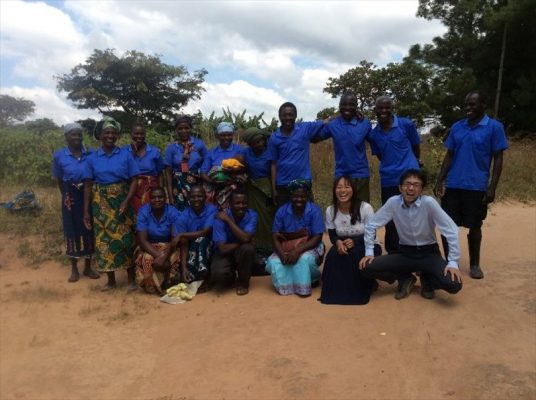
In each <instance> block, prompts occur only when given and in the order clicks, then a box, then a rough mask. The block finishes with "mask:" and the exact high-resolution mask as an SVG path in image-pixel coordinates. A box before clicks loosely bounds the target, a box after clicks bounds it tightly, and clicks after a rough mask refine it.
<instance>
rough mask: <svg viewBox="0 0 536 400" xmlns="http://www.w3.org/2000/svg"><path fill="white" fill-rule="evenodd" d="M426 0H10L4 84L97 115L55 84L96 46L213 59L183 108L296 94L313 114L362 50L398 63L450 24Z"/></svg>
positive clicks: (40, 104) (1, 17) (181, 61)
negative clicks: (430, 13) (422, 10)
mask: <svg viewBox="0 0 536 400" xmlns="http://www.w3.org/2000/svg"><path fill="white" fill-rule="evenodd" d="M417 5H418V1H413V0H399V1H381V0H376V1H254V0H250V1H244V0H243V1H223V0H222V1H216V0H213V1H203V0H197V1H127V0H119V1H112V0H110V1H97V0H94V1H81V0H76V1H46V2H43V1H18V0H0V93H1V94H8V95H10V96H14V97H24V98H26V99H30V100H32V101H33V102H34V103H35V104H36V108H35V113H34V114H33V115H31V116H30V119H37V118H50V119H52V120H54V121H55V122H56V123H57V124H58V125H63V124H65V123H68V122H71V121H74V120H79V119H84V118H94V119H99V117H100V116H99V113H98V112H96V111H93V110H78V109H76V108H75V107H74V106H73V105H72V103H71V102H70V101H68V100H67V99H66V93H59V92H58V91H57V89H56V83H57V81H56V79H55V78H54V77H55V76H57V75H61V74H66V73H69V72H70V71H71V69H72V68H73V67H75V66H76V65H78V64H81V63H84V61H85V60H86V59H87V58H88V57H89V56H90V55H91V54H92V53H93V51H94V49H101V50H104V49H107V48H112V49H115V50H116V54H118V55H121V54H123V53H124V52H126V51H128V50H137V51H141V52H143V53H146V54H158V55H160V56H161V58H162V60H163V61H164V62H165V63H167V64H172V65H184V66H186V67H187V69H188V70H189V71H190V72H193V71H195V70H199V69H201V68H205V69H206V70H207V71H208V74H207V75H206V77H205V82H204V84H203V87H204V89H205V91H204V92H203V94H202V96H201V99H200V100H198V101H195V102H191V103H189V104H188V105H187V106H186V108H185V109H183V110H181V112H185V113H192V112H195V111H197V110H201V111H202V112H203V113H204V114H210V112H212V111H215V113H216V115H222V111H221V110H222V109H223V108H229V109H230V110H231V111H232V112H235V113H239V112H242V111H243V110H247V113H248V114H249V115H258V114H260V113H261V112H264V115H265V120H266V122H269V121H270V120H271V118H272V117H277V109H278V107H279V106H280V105H281V104H282V103H283V102H285V101H292V102H294V104H296V106H297V108H298V116H299V117H302V118H303V119H305V120H312V119H314V118H315V117H316V113H317V112H318V111H320V110H322V109H324V108H326V107H336V106H337V104H338V99H333V98H331V96H330V95H328V94H326V93H323V91H322V89H323V88H324V87H325V85H326V83H327V81H328V78H330V77H334V78H335V77H338V76H340V75H341V74H343V73H344V72H346V71H348V70H349V69H350V68H353V67H355V66H356V65H358V63H359V62H360V61H361V60H364V59H366V60H368V61H372V62H374V63H375V64H376V65H378V66H384V65H386V64H387V63H389V62H398V61H401V60H402V58H403V57H404V56H405V55H406V54H407V51H408V49H409V47H410V46H411V45H413V44H415V43H429V42H431V40H432V38H434V37H435V36H439V35H442V34H443V33H444V32H445V31H446V28H445V27H444V26H442V25H441V23H440V22H438V21H427V20H425V19H422V18H417V17H416V16H415V14H416V11H417Z"/></svg>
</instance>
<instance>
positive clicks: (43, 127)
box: [24, 118, 60, 135]
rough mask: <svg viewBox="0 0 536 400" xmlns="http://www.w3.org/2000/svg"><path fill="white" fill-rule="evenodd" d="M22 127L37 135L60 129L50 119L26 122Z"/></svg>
mask: <svg viewBox="0 0 536 400" xmlns="http://www.w3.org/2000/svg"><path fill="white" fill-rule="evenodd" d="M24 126H25V127H26V128H28V130H29V131H31V132H34V133H37V134H38V135H43V133H45V132H49V131H54V130H57V129H59V128H60V127H59V126H58V125H56V124H55V123H54V121H52V120H51V119H50V118H39V119H34V120H32V121H27V122H25V123H24Z"/></svg>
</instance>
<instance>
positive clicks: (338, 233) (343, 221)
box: [319, 177, 381, 304]
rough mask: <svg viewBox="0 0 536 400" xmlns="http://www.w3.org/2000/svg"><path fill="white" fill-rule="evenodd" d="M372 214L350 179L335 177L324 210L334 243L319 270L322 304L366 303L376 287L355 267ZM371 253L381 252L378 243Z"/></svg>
mask: <svg viewBox="0 0 536 400" xmlns="http://www.w3.org/2000/svg"><path fill="white" fill-rule="evenodd" d="M354 193H356V195H355V196H354ZM373 215H374V210H373V209H372V206H371V205H370V204H368V203H366V202H364V201H361V200H360V199H359V198H358V197H357V187H356V185H355V181H354V180H353V179H351V178H348V177H339V178H337V179H336V180H335V182H334V183H333V201H332V205H330V206H329V207H328V208H327V210H326V229H327V231H328V234H329V239H330V241H331V243H332V244H333V246H332V247H331V249H330V250H329V252H328V254H327V256H326V260H325V262H324V269H323V271H322V294H321V295H320V299H319V300H320V301H321V302H322V303H323V304H367V303H368V301H369V298H370V293H371V291H372V290H375V289H376V288H377V283H376V281H374V280H369V279H366V278H364V277H363V276H362V275H361V271H360V270H359V267H358V262H359V260H360V259H361V258H362V257H363V256H364V255H365V244H364V240H363V235H364V233H365V224H366V223H367V221H368V219H369V218H370V217H372V216H373ZM374 252H375V253H377V255H380V254H381V248H380V246H378V245H376V246H375V247H374Z"/></svg>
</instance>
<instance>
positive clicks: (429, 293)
mask: <svg viewBox="0 0 536 400" xmlns="http://www.w3.org/2000/svg"><path fill="white" fill-rule="evenodd" d="M425 185H426V176H425V175H424V174H423V173H422V172H421V171H419V170H417V169H410V170H408V171H406V172H404V173H403V174H402V176H401V177H400V185H399V189H400V192H401V194H400V195H398V196H393V197H391V198H389V199H388V200H387V202H386V203H385V204H384V205H383V206H382V207H381V208H380V209H379V210H378V211H377V212H376V214H374V216H373V217H372V218H371V219H369V221H368V223H367V224H366V225H365V257H363V258H362V259H361V261H359V268H360V269H361V270H362V271H363V275H365V276H367V277H369V278H372V279H380V280H383V281H386V282H389V283H393V282H394V281H395V280H398V289H397V292H396V294H395V298H396V299H397V300H400V299H403V298H405V297H407V296H409V294H410V293H411V290H412V289H413V286H414V285H415V282H416V280H417V279H416V278H415V276H413V272H417V271H420V272H421V295H422V296H423V297H424V298H426V299H432V298H433V297H434V290H435V289H443V290H445V291H447V292H449V293H457V292H458V291H460V289H461V288H462V276H461V273H460V270H459V269H458V260H459V258H460V249H459V244H458V227H457V226H456V224H455V223H454V221H452V219H451V218H450V217H449V216H448V215H447V214H446V213H445V212H444V211H443V210H442V209H441V207H440V206H439V204H438V203H437V202H436V201H435V200H434V198H433V197H430V196H425V195H422V191H423V188H424V186H425ZM390 221H394V223H395V225H396V228H397V230H398V235H399V237H400V246H399V249H400V250H399V253H396V254H388V255H385V256H379V257H374V238H375V235H376V229H378V228H381V227H382V226H385V225H386V224H387V223H388V222H390ZM435 228H437V229H438V230H439V231H440V232H441V234H442V235H443V236H444V237H445V238H446V240H447V241H448V243H449V247H450V252H449V256H448V262H447V261H445V260H444V259H443V258H442V257H441V253H440V252H439V246H438V244H437V242H436V235H435Z"/></svg>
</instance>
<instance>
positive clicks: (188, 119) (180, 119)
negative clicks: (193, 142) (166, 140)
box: [174, 115, 193, 129]
mask: <svg viewBox="0 0 536 400" xmlns="http://www.w3.org/2000/svg"><path fill="white" fill-rule="evenodd" d="M181 123H186V124H188V126H189V127H190V128H192V127H193V121H192V117H190V116H189V115H179V116H178V117H177V119H176V120H175V125H174V126H175V129H177V125H179V124H181Z"/></svg>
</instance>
